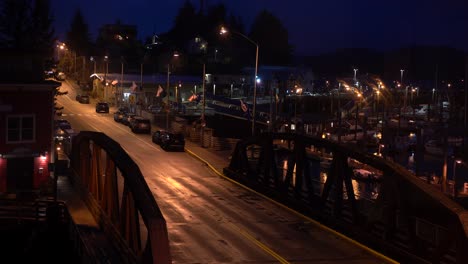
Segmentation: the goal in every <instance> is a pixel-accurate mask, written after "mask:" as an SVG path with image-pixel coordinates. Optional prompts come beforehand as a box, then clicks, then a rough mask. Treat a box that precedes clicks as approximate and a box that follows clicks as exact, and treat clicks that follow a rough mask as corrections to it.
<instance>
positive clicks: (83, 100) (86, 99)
mask: <svg viewBox="0 0 468 264" xmlns="http://www.w3.org/2000/svg"><path fill="white" fill-rule="evenodd" d="M79 102H80V103H82V104H89V95H82V96H80V100H79Z"/></svg>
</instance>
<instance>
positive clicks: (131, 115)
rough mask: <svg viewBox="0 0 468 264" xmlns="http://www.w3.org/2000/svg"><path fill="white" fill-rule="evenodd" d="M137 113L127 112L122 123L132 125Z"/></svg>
mask: <svg viewBox="0 0 468 264" xmlns="http://www.w3.org/2000/svg"><path fill="white" fill-rule="evenodd" d="M136 116H137V115H136V114H134V113H125V114H124V116H123V118H122V124H124V125H127V126H130V122H131V121H132V120H133V119H134V118H135V117H136Z"/></svg>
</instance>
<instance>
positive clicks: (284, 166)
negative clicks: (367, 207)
mask: <svg viewBox="0 0 468 264" xmlns="http://www.w3.org/2000/svg"><path fill="white" fill-rule="evenodd" d="M278 160H279V159H278ZM277 164H281V167H278V169H279V170H280V172H279V175H281V178H282V180H283V181H285V180H286V174H287V170H288V158H287V156H283V157H282V159H281V161H279V162H278V163H277ZM305 166H306V167H308V168H309V169H308V170H307V169H305V170H304V173H306V171H309V178H310V179H311V181H312V188H313V190H312V191H313V193H314V194H315V195H321V194H322V192H323V188H324V186H325V182H326V180H327V178H328V172H327V169H324V168H320V169H319V170H318V166H320V163H319V162H317V161H314V160H310V159H307V162H306V164H305ZM291 178H292V179H291V185H292V186H295V185H296V166H295V165H294V168H293V174H292V177H291ZM351 183H352V186H353V191H354V195H355V198H356V199H357V200H359V199H368V200H375V199H377V197H378V194H379V190H380V183H379V182H375V181H368V180H367V181H358V180H356V179H351ZM302 186H303V188H304V189H306V188H307V187H306V182H305V180H304V182H303V184H302ZM343 198H344V199H347V195H346V186H345V184H343Z"/></svg>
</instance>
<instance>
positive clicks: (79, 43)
mask: <svg viewBox="0 0 468 264" xmlns="http://www.w3.org/2000/svg"><path fill="white" fill-rule="evenodd" d="M67 43H68V46H69V47H70V48H71V50H73V51H74V52H76V55H77V56H87V55H89V48H90V43H91V40H90V34H89V30H88V25H87V24H86V23H85V21H84V18H83V15H82V13H81V10H80V9H77V10H76V11H75V15H74V16H73V19H72V22H71V24H70V30H69V31H68V32H67Z"/></svg>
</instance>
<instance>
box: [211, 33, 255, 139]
mask: <svg viewBox="0 0 468 264" xmlns="http://www.w3.org/2000/svg"><path fill="white" fill-rule="evenodd" d="M232 32H234V33H236V34H238V35H240V36H241V37H243V38H245V39H246V40H248V41H249V42H250V43H252V44H254V45H255V47H256V53H255V75H254V97H253V103H252V105H253V107H252V136H254V135H255V107H256V104H257V80H259V79H257V78H258V43H257V42H255V41H253V40H252V39H250V38H249V37H247V36H246V35H244V34H242V33H240V32H237V31H232ZM227 33H229V31H228V30H227V29H226V28H225V27H221V29H220V31H219V34H220V35H224V34H227Z"/></svg>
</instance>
